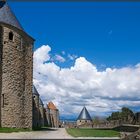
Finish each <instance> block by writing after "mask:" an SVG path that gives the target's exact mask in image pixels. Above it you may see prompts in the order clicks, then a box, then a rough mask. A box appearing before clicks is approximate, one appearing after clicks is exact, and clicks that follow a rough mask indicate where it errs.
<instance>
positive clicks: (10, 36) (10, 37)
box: [9, 32, 14, 41]
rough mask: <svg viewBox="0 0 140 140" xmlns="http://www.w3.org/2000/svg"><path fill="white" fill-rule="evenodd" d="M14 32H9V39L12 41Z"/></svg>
mask: <svg viewBox="0 0 140 140" xmlns="http://www.w3.org/2000/svg"><path fill="white" fill-rule="evenodd" d="M13 38H14V34H13V33H12V32H10V33H9V40H11V41H13Z"/></svg>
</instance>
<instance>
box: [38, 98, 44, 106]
mask: <svg viewBox="0 0 140 140" xmlns="http://www.w3.org/2000/svg"><path fill="white" fill-rule="evenodd" d="M39 104H40V105H42V106H44V104H43V102H42V100H41V99H40V98H39Z"/></svg>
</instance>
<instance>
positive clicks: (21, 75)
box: [0, 4, 34, 128]
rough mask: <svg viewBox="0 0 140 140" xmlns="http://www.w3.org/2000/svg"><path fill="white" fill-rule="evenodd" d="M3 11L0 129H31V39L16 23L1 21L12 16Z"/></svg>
mask: <svg viewBox="0 0 140 140" xmlns="http://www.w3.org/2000/svg"><path fill="white" fill-rule="evenodd" d="M6 12H9V7H8V5H7V4H5V5H4V6H3V7H2V8H1V9H0V14H1V15H0V16H3V15H4V16H5V18H2V17H0V18H1V19H0V58H1V59H0V81H1V83H0V97H1V104H0V109H1V110H0V116H1V119H0V120H1V121H0V123H1V127H16V128H32V71H33V64H32V63H33V52H32V48H33V43H34V40H33V39H32V38H31V37H30V36H29V35H27V34H26V33H25V32H24V31H23V30H21V29H20V28H18V26H14V25H16V24H14V25H11V24H8V23H9V21H8V20H7V21H3V20H5V19H6V18H7V19H8V18H9V19H10V18H11V17H7V16H9V15H10V16H12V14H11V13H10V14H9V15H8V13H6ZM13 16H14V15H13ZM11 19H14V18H11ZM14 20H15V19H14ZM5 22H6V23H5ZM11 23H14V21H12V22H11ZM15 23H16V21H15Z"/></svg>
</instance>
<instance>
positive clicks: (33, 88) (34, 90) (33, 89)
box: [32, 85, 39, 96]
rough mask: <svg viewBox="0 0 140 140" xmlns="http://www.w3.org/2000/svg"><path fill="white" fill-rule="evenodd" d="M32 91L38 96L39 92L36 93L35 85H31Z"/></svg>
mask: <svg viewBox="0 0 140 140" xmlns="http://www.w3.org/2000/svg"><path fill="white" fill-rule="evenodd" d="M32 92H33V94H35V95H38V96H39V93H38V91H37V89H36V88H35V86H34V85H33V87H32Z"/></svg>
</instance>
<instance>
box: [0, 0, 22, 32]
mask: <svg viewBox="0 0 140 140" xmlns="http://www.w3.org/2000/svg"><path fill="white" fill-rule="evenodd" d="M0 22H2V23H6V24H9V25H12V26H14V27H16V28H18V29H20V30H23V28H22V26H21V25H20V23H19V21H18V20H17V18H16V16H15V15H14V13H13V12H12V10H11V9H10V7H9V6H8V4H7V3H6V2H4V1H2V0H0Z"/></svg>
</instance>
